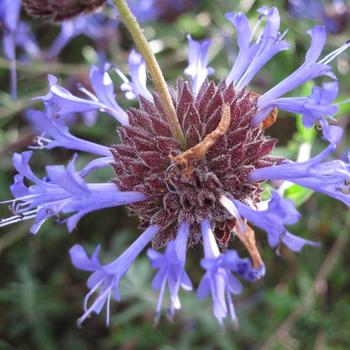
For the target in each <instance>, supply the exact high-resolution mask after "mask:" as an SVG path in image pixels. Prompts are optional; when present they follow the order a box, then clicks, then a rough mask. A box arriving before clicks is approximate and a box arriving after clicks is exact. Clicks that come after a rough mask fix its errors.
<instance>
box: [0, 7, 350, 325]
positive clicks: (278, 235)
mask: <svg viewBox="0 0 350 350" xmlns="http://www.w3.org/2000/svg"><path fill="white" fill-rule="evenodd" d="M258 12H259V14H260V16H259V18H258V21H257V24H256V26H255V28H254V29H253V30H252V31H251V30H250V28H249V23H248V19H247V17H246V16H245V15H243V14H242V13H239V14H232V13H231V14H228V15H227V18H228V19H229V20H230V21H231V22H232V24H233V25H234V27H235V28H236V30H237V34H238V37H237V42H238V49H239V51H238V55H237V59H236V62H235V63H234V65H233V67H232V69H231V71H230V73H229V74H228V76H227V77H226V79H224V80H223V81H222V82H221V83H219V84H217V83H215V82H214V81H212V80H209V79H208V77H209V76H210V74H212V73H213V69H212V68H211V67H208V48H209V44H210V41H208V40H206V41H203V42H197V41H195V40H193V39H191V38H190V37H189V65H188V67H187V68H186V69H185V74H187V75H188V76H189V77H190V81H184V80H183V79H181V78H180V79H178V80H177V83H176V85H175V87H174V88H172V89H171V90H170V93H171V98H172V102H173V104H174V110H175V113H176V116H177V119H178V122H179V126H180V127H181V129H182V131H183V135H184V137H185V140H186V145H187V149H186V150H184V149H183V148H182V147H181V146H180V144H179V142H178V139H177V137H175V136H174V135H173V131H172V130H171V128H170V126H169V124H168V122H167V120H168V119H167V116H166V115H165V109H164V106H163V104H162V100H161V97H160V96H159V94H158V93H157V92H154V91H152V92H150V90H148V89H147V84H146V83H147V79H146V67H145V62H144V60H143V58H142V57H141V56H140V55H139V54H138V53H137V52H136V51H132V52H131V54H130V56H129V71H130V80H129V79H128V78H127V77H126V76H125V75H124V74H123V73H122V72H120V71H118V70H117V73H118V74H119V75H120V76H121V77H122V79H123V84H122V85H121V87H120V89H121V90H122V91H124V92H125V93H126V96H127V97H128V98H134V97H136V98H139V106H134V107H133V108H129V109H128V110H127V112H126V111H125V110H124V109H122V108H121V107H120V106H119V104H118V102H117V101H116V96H115V93H114V91H115V88H114V86H113V83H112V80H111V78H110V75H109V74H108V71H109V69H110V65H109V64H107V63H106V64H100V65H98V66H93V67H92V69H91V71H90V81H91V85H92V89H93V91H92V92H91V91H89V90H87V89H85V88H83V87H81V88H80V91H81V92H82V93H83V94H84V96H83V97H78V96H75V95H73V94H71V93H70V92H69V91H68V90H66V89H64V88H63V87H61V86H59V85H58V84H57V79H56V78H55V77H53V76H50V77H49V82H50V89H49V93H48V94H47V95H46V96H42V97H40V99H41V100H42V101H43V103H44V107H45V109H44V111H30V112H29V113H28V115H29V118H30V119H31V121H32V123H33V124H34V126H35V128H36V130H37V131H38V132H39V133H40V136H39V137H38V138H37V144H38V146H37V147H36V148H42V149H52V148H55V147H63V148H67V149H69V150H74V151H78V152H86V153H89V154H93V155H94V156H96V155H97V156H98V158H95V159H93V160H92V161H90V163H88V164H86V165H85V166H84V167H83V168H82V169H81V170H80V171H77V170H76V169H75V166H74V161H75V160H76V157H77V156H74V158H73V160H72V161H71V162H69V164H68V166H67V167H66V168H65V167H63V166H60V165H51V166H47V167H46V173H47V176H46V177H44V178H43V179H39V178H38V177H37V176H35V175H34V173H33V172H32V170H31V168H30V167H29V164H28V163H29V159H30V157H31V154H32V153H31V152H25V153H23V154H21V155H19V154H15V156H14V166H15V168H16V169H17V171H18V174H17V175H16V176H15V181H14V184H13V186H12V187H11V190H12V193H13V196H14V199H13V200H10V201H6V203H11V204H12V211H13V212H14V214H15V215H14V216H13V217H11V218H9V219H3V220H2V221H1V222H0V226H5V225H8V224H11V223H14V222H17V221H21V220H24V219H35V223H34V225H33V226H32V229H31V231H32V232H33V233H36V232H38V230H39V228H40V225H41V224H42V223H43V222H44V221H45V220H46V219H48V218H49V217H52V216H56V217H57V216H61V215H64V216H63V219H64V220H61V222H66V223H67V226H68V230H69V231H72V230H73V228H74V227H75V225H76V224H77V222H78V221H79V220H80V218H81V217H82V216H84V215H85V214H87V213H90V212H92V211H95V210H98V209H102V208H107V207H113V206H117V205H122V204H125V205H126V206H127V207H128V209H129V210H130V211H131V213H133V214H135V215H137V216H138V218H139V220H140V223H141V227H143V228H147V227H148V228H147V229H146V231H144V232H143V233H142V234H141V235H140V237H139V238H138V239H137V240H136V241H135V242H134V243H133V244H132V245H131V246H130V247H129V248H128V249H127V250H126V251H125V252H124V253H123V254H122V255H121V256H120V257H119V258H117V259H116V260H115V261H113V262H111V263H110V264H106V265H103V264H101V263H100V261H99V259H98V257H97V255H98V251H99V248H97V250H96V251H95V253H94V254H93V256H92V257H91V258H89V257H88V256H87V254H86V252H85V251H84V249H83V248H82V247H81V246H80V245H76V246H74V247H73V248H72V249H71V251H70V252H71V258H72V261H73V264H74V265H75V266H76V267H78V268H79V269H82V270H86V271H90V272H92V275H91V277H90V278H89V280H88V287H89V289H90V292H89V293H88V294H87V296H86V298H85V302H84V310H85V312H84V314H83V315H82V317H81V318H80V319H79V324H80V323H82V322H83V321H84V320H85V319H86V318H87V317H88V316H89V315H90V314H91V313H93V312H95V313H100V312H101V310H102V308H103V307H104V305H107V324H108V322H109V303H110V299H111V296H112V294H113V295H114V298H115V299H116V300H119V293H118V285H119V281H120V279H121V278H122V277H123V275H124V274H125V273H126V272H127V270H128V268H129V267H130V265H131V264H132V262H133V261H134V260H135V259H136V257H137V255H138V254H139V253H140V252H141V250H142V249H143V248H145V247H146V245H147V244H148V243H149V242H151V241H152V247H153V249H150V250H149V251H148V256H149V258H150V260H151V265H152V266H153V267H154V268H156V269H157V272H156V274H155V277H154V279H153V283H152V286H153V288H154V289H157V290H159V299H158V305H157V316H158V317H159V315H160V310H161V306H162V303H163V297H164V293H165V291H166V290H167V291H168V294H169V296H170V298H169V299H170V300H169V304H170V305H169V312H168V314H169V316H170V317H173V315H174V313H175V310H177V309H179V308H180V306H181V305H180V298H179V292H180V287H183V288H184V289H185V290H190V289H191V288H192V283H191V281H190V279H189V276H188V275H187V273H186V271H185V260H186V250H187V247H188V246H191V247H195V246H198V245H201V244H202V245H203V247H204V259H202V261H201V265H202V267H203V268H204V270H205V273H204V276H203V278H202V280H201V282H200V285H199V288H198V292H197V295H198V297H200V298H205V297H208V296H211V298H212V305H213V313H214V315H215V317H216V318H217V319H218V321H219V322H220V323H221V324H222V323H223V321H224V319H225V318H226V317H227V316H230V317H231V319H232V321H233V322H236V314H235V309H234V305H233V300H232V295H233V294H239V293H240V292H241V289H242V287H241V284H240V282H239V280H238V278H240V279H243V280H246V281H251V282H253V281H256V280H257V279H259V278H261V277H262V276H263V275H264V274H265V265H264V263H263V261H262V258H261V254H260V252H259V250H258V247H257V245H256V241H255V234H254V231H253V230H252V229H251V228H250V227H249V226H248V222H250V223H252V224H253V225H254V226H256V227H258V228H260V229H262V230H264V231H266V233H267V236H268V242H269V245H270V246H271V247H276V246H278V245H279V244H281V243H283V244H285V245H286V246H287V247H288V248H289V249H291V250H293V251H295V252H299V251H301V249H302V248H303V247H304V246H305V245H310V246H317V245H318V243H316V242H314V241H309V240H306V239H303V238H300V237H298V236H296V235H294V234H292V233H290V232H289V231H288V229H287V226H288V225H293V224H295V223H296V222H297V221H298V220H299V218H300V214H299V212H298V211H297V210H296V208H295V207H294V205H293V204H292V202H291V201H289V200H286V199H284V198H282V196H281V195H279V193H278V192H276V191H272V197H271V199H270V200H269V201H268V202H264V201H262V192H263V191H264V187H263V181H267V180H275V179H280V180H287V181H290V182H293V183H295V184H298V185H301V186H304V187H307V188H309V189H311V190H313V191H319V192H321V193H325V194H327V195H329V196H331V197H334V198H336V199H338V200H340V201H342V202H344V203H345V204H347V205H348V206H350V199H349V198H350V196H349V180H350V165H349V164H348V163H346V162H344V161H341V160H328V159H326V158H328V157H329V156H330V155H331V153H332V152H334V150H335V149H336V147H337V145H338V144H339V142H340V139H341V137H342V133H343V130H342V129H341V128H340V127H338V126H334V125H332V124H331V123H329V122H328V119H330V118H332V115H333V114H334V113H335V112H336V106H335V105H334V104H333V100H334V99H335V98H336V96H337V93H338V82H337V80H336V77H335V75H334V74H333V73H332V72H331V69H332V67H331V66H330V65H329V63H330V62H331V61H332V60H333V59H334V58H335V57H337V56H338V55H339V54H340V53H342V52H343V51H344V50H345V49H347V48H348V47H349V46H350V42H347V43H345V44H344V45H342V46H341V47H339V48H338V49H336V50H334V51H333V52H331V53H329V54H328V55H326V56H324V58H322V59H319V57H320V55H321V52H322V50H323V47H324V44H325V30H324V28H323V27H320V26H316V27H314V28H313V29H312V30H311V31H310V32H309V34H310V35H311V45H310V48H309V50H308V51H307V54H306V57H305V61H304V63H303V64H302V65H301V66H300V67H299V68H298V69H296V70H295V71H294V72H293V73H292V74H290V75H289V76H288V77H286V78H285V79H284V80H282V81H281V82H280V83H278V84H277V85H276V86H274V87H272V88H271V89H270V90H268V91H267V92H266V93H263V94H262V95H257V94H256V93H255V92H253V91H250V90H249V87H248V84H249V83H250V82H251V81H252V79H253V78H254V77H255V75H256V74H257V73H258V71H259V70H260V69H261V68H262V67H263V66H264V65H265V64H266V63H267V62H268V61H269V60H270V59H271V58H272V57H273V56H274V55H276V54H277V53H278V52H280V51H282V50H286V49H287V48H288V44H287V42H286V41H285V40H284V36H285V33H286V32H285V33H283V34H281V33H280V31H279V30H280V29H279V26H280V17H279V13H278V10H277V9H276V8H272V9H268V8H267V7H263V8H261V9H259V11H258ZM263 21H265V25H264V27H263V28H262V30H259V28H260V27H261V25H262V23H263ZM255 37H256V40H255ZM322 76H327V77H328V79H329V78H331V79H332V80H331V81H328V82H324V83H323V85H322V86H319V87H315V88H313V90H312V92H311V94H310V96H306V97H305V96H303V97H284V95H286V94H287V93H289V92H290V91H292V90H293V89H295V88H297V87H299V86H300V85H301V84H303V83H305V82H306V81H308V80H312V79H314V78H317V77H322ZM274 108H280V109H284V110H286V111H289V112H292V113H301V114H302V115H303V122H304V125H305V126H307V127H310V126H311V125H312V124H314V123H316V124H317V126H321V128H322V132H323V138H324V139H325V140H327V142H328V146H327V147H326V149H325V150H324V151H322V152H321V153H320V154H318V155H316V156H315V157H313V158H311V159H309V160H307V161H304V162H292V161H290V160H287V159H284V158H282V157H274V156H273V154H272V151H273V149H274V147H275V145H276V142H277V140H276V139H273V138H271V137H270V136H269V135H268V130H267V128H268V127H269V125H270V121H271V120H270V118H268V119H267V120H266V117H267V116H268V115H269V113H271V112H272V110H273V109H274ZM97 111H105V112H107V113H109V114H110V115H112V116H113V117H114V118H115V119H116V120H117V121H119V123H120V125H119V126H118V132H119V136H120V144H116V145H113V146H111V147H106V146H104V145H99V144H96V143H94V142H90V141H88V140H83V139H80V138H78V137H76V136H74V135H72V134H71V133H70V131H69V129H68V127H67V125H66V123H67V119H68V118H70V116H72V115H74V114H75V113H87V112H89V113H91V112H92V113H97ZM108 165H111V166H112V167H113V170H114V172H115V177H114V179H113V182H111V183H87V182H85V180H84V177H85V176H87V175H88V174H90V173H91V172H92V171H95V170H97V169H100V168H102V167H105V166H108ZM28 181H29V183H30V185H28V184H27V182H28ZM233 237H237V239H235V240H232V238H233ZM240 243H241V244H242V245H243V246H244V248H246V250H247V252H248V253H249V256H250V259H248V258H240V257H239V255H238V254H237V252H236V250H233V249H230V248H231V246H232V245H235V244H240ZM229 247H230V248H229ZM162 248H165V251H164V252H163V253H160V252H157V251H156V250H159V249H162ZM95 293H96V295H97V296H96V298H95V300H94V301H93V302H92V303H91V304H90V298H91V296H92V294H95Z"/></svg>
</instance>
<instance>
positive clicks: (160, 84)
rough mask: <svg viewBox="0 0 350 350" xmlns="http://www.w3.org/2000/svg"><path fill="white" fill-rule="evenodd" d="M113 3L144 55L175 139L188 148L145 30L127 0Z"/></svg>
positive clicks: (184, 147) (118, 0)
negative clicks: (144, 32)
mask: <svg viewBox="0 0 350 350" xmlns="http://www.w3.org/2000/svg"><path fill="white" fill-rule="evenodd" d="M113 3H114V4H115V5H116V7H117V8H118V11H119V14H120V17H121V19H122V21H123V23H124V24H125V26H126V28H127V29H128V31H129V32H130V34H131V36H132V38H133V40H134V42H135V44H136V46H137V48H138V50H139V51H140V53H141V55H142V56H143V58H144V60H145V62H146V65H147V68H148V70H149V73H150V75H151V77H152V80H153V83H154V85H155V88H156V90H157V91H158V93H159V95H160V98H161V102H162V107H163V108H164V112H165V117H166V119H167V122H168V124H169V127H170V130H171V133H172V134H173V136H174V137H175V139H176V140H177V141H178V142H179V143H180V145H181V146H182V148H183V149H186V140H185V136H184V134H183V132H182V129H181V126H180V123H179V121H178V118H177V115H176V111H175V108H174V105H173V102H172V100H171V96H170V94H169V91H168V88H167V85H166V82H165V79H164V77H163V74H162V71H161V69H160V67H159V65H158V62H157V60H156V57H155V55H154V53H153V52H152V49H151V47H150V45H149V43H148V41H147V38H146V37H145V35H144V34H143V30H142V29H141V27H140V25H139V24H138V22H137V20H136V17H135V16H134V15H133V14H132V12H131V11H130V9H129V7H128V5H127V3H126V1H125V0H113Z"/></svg>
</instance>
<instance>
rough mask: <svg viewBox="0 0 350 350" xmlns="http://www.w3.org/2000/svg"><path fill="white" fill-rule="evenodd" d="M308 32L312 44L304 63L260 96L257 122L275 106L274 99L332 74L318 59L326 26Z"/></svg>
mask: <svg viewBox="0 0 350 350" xmlns="http://www.w3.org/2000/svg"><path fill="white" fill-rule="evenodd" d="M308 34H309V35H310V36H311V45H310V48H309V50H308V51H307V53H306V56H305V61H304V63H303V64H302V65H301V66H300V67H299V68H298V69H297V70H296V71H294V72H293V73H292V74H290V75H289V76H288V77H287V78H285V79H284V80H282V81H281V82H280V83H279V84H277V85H275V86H274V87H273V88H272V89H270V90H269V91H268V92H266V93H265V94H263V95H262V96H260V97H259V100H258V105H259V108H260V114H259V115H258V116H257V117H256V119H255V122H256V123H259V122H260V121H261V120H262V119H264V111H265V112H266V113H265V116H266V114H268V113H269V111H271V109H272V108H274V101H276V100H277V99H278V98H279V97H280V96H283V95H285V94H286V93H287V92H289V91H291V90H293V89H295V88H296V87H298V86H300V85H301V84H303V83H305V82H307V81H308V80H311V79H314V78H316V77H319V76H322V75H330V73H329V72H330V70H331V67H330V66H328V65H327V64H326V63H322V60H321V61H320V62H318V61H317V60H318V58H319V57H320V55H321V52H322V49H323V47H324V45H325V42H326V31H325V29H324V27H322V26H315V27H314V28H312V29H311V30H310V31H308Z"/></svg>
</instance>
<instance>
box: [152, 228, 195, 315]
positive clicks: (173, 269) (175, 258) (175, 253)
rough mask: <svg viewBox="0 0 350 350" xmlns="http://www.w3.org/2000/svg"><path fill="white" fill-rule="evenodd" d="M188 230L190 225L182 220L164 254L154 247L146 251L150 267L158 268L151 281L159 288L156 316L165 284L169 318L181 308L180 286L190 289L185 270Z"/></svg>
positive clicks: (158, 313) (190, 284)
mask: <svg viewBox="0 0 350 350" xmlns="http://www.w3.org/2000/svg"><path fill="white" fill-rule="evenodd" d="M189 231H190V225H189V224H188V223H187V222H182V223H181V224H180V226H179V230H178V232H177V234H176V239H175V240H174V241H170V242H169V243H168V245H167V247H166V250H165V253H164V254H161V253H159V252H157V251H156V250H154V249H149V250H148V252H147V255H148V257H149V258H150V260H151V263H152V267H153V268H158V269H159V271H158V272H157V274H156V275H155V276H154V278H153V281H152V287H153V288H154V289H160V294H159V301H158V306H157V318H158V317H159V315H160V309H161V305H162V302H163V295H164V289H165V286H166V284H167V285H168V289H169V295H170V308H169V312H168V314H169V317H170V318H173V317H174V313H175V310H176V309H180V308H181V303H180V299H179V296H178V294H179V289H180V286H181V287H182V288H183V289H185V290H192V283H191V281H190V279H189V277H188V275H187V273H186V271H185V260H186V248H187V239H188V235H189Z"/></svg>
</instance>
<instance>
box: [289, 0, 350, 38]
mask: <svg viewBox="0 0 350 350" xmlns="http://www.w3.org/2000/svg"><path fill="white" fill-rule="evenodd" d="M288 5H289V6H288V10H289V12H290V13H291V14H292V15H293V16H294V17H296V18H310V19H313V20H315V21H317V22H319V23H321V24H323V25H324V26H325V27H326V29H327V31H328V32H330V33H340V32H341V31H342V30H344V29H345V28H346V23H347V19H348V17H349V11H348V9H347V6H346V3H345V2H344V1H343V0H332V1H330V3H327V5H326V3H324V2H323V1H321V0H288Z"/></svg>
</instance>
